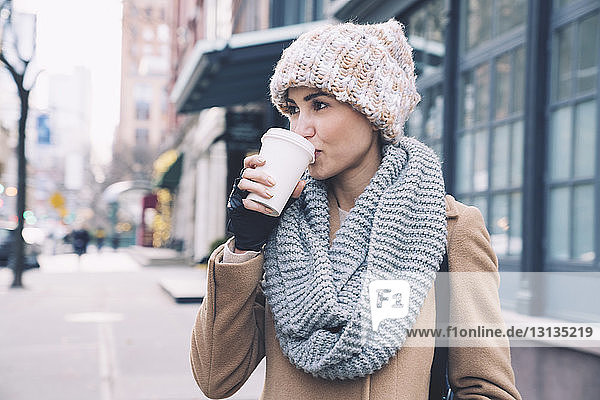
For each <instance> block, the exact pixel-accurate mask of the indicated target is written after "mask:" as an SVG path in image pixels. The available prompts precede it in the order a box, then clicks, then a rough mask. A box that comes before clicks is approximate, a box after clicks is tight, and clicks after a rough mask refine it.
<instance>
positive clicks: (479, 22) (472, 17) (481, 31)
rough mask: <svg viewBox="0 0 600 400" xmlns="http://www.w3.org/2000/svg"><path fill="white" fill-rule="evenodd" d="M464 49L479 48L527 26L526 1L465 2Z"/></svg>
mask: <svg viewBox="0 0 600 400" xmlns="http://www.w3.org/2000/svg"><path fill="white" fill-rule="evenodd" d="M463 3H464V4H465V6H466V7H464V14H463V15H465V18H464V19H465V21H466V29H465V34H464V49H465V50H466V51H468V50H470V49H473V48H475V47H478V46H480V45H482V44H484V43H486V42H488V41H490V40H491V39H493V38H495V37H497V36H499V35H502V34H503V33H506V32H508V31H511V30H512V29H514V28H516V27H518V26H522V25H524V24H525V19H526V17H527V1H526V0H465V1H464V2H463Z"/></svg>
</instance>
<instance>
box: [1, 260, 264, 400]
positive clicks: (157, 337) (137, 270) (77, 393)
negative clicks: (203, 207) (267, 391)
mask: <svg viewBox="0 0 600 400" xmlns="http://www.w3.org/2000/svg"><path fill="white" fill-rule="evenodd" d="M40 264H41V265H42V266H41V268H40V270H39V271H36V270H33V271H28V272H26V273H25V274H24V276H23V282H24V285H25V286H26V289H9V288H8V287H9V285H10V282H11V280H12V274H11V272H10V271H9V270H7V269H6V268H2V269H0V320H1V321H2V322H1V326H2V329H0V343H1V345H0V399H10V400H31V399H44V400H54V399H56V400H82V399H85V400H95V399H101V400H149V399H162V400H167V399H168V400H191V399H206V397H204V396H203V395H202V392H201V391H200V389H199V388H198V387H197V386H196V383H195V382H194V379H193V377H192V374H191V370H190V366H189V342H190V333H191V329H192V326H193V323H194V319H195V315H196V312H197V310H198V307H199V304H177V303H176V302H175V301H174V300H173V299H172V298H171V297H170V296H169V295H168V294H167V293H165V291H164V290H163V289H162V288H161V287H160V284H159V283H160V282H161V281H162V280H177V281H182V280H187V281H190V282H201V284H202V286H204V285H205V283H204V282H205V274H206V272H205V271H204V270H203V269H198V268H190V267H188V266H186V267H181V266H179V267H178V266H156V267H152V268H145V267H141V266H140V265H139V264H138V263H137V262H135V261H134V260H133V259H132V257H131V256H129V254H127V253H126V252H124V251H118V252H112V250H107V251H105V252H103V253H100V254H98V253H96V254H93V253H92V254H86V255H84V256H83V257H82V258H81V264H79V263H78V260H77V256H75V255H72V254H65V255H59V256H50V257H48V256H46V257H42V258H41V259H40ZM263 376H264V365H263V364H261V365H260V366H259V368H258V369H257V371H256V372H255V374H254V375H253V376H252V377H251V378H250V381H249V382H247V383H246V385H245V386H244V387H243V388H242V389H241V390H240V391H239V392H238V393H237V394H236V395H235V396H234V397H232V398H233V399H248V400H249V399H257V398H258V397H259V396H260V392H261V390H262V381H263Z"/></svg>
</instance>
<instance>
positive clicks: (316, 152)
mask: <svg viewBox="0 0 600 400" xmlns="http://www.w3.org/2000/svg"><path fill="white" fill-rule="evenodd" d="M321 151H322V150H315V160H316V159H317V157H319V155H320V154H321Z"/></svg>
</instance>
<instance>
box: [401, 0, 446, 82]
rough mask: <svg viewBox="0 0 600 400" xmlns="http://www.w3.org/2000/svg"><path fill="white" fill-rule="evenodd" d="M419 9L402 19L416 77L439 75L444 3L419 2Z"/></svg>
mask: <svg viewBox="0 0 600 400" xmlns="http://www.w3.org/2000/svg"><path fill="white" fill-rule="evenodd" d="M421 3H423V4H421V5H420V6H419V8H417V9H415V10H413V11H412V12H411V13H410V14H409V15H407V16H406V17H404V18H403V21H402V22H404V23H405V24H406V34H407V36H408V42H409V43H410V45H411V46H412V48H413V56H414V59H415V66H416V70H417V75H418V76H420V77H423V76H427V75H430V74H432V73H436V72H437V73H441V72H442V70H443V63H444V53H445V44H444V29H445V24H444V2H443V1H442V0H432V1H428V2H421Z"/></svg>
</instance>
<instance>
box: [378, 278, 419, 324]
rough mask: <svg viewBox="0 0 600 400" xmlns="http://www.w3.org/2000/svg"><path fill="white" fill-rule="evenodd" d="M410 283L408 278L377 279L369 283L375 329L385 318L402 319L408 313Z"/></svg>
mask: <svg viewBox="0 0 600 400" xmlns="http://www.w3.org/2000/svg"><path fill="white" fill-rule="evenodd" d="M409 296H410V284H409V283H408V281H406V280H383V279H380V280H375V281H372V282H371V283H369V297H370V303H371V322H372V324H373V330H374V331H375V332H377V331H378V330H379V324H381V322H382V321H383V320H385V319H401V318H404V317H406V315H407V314H408V300H409Z"/></svg>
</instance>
